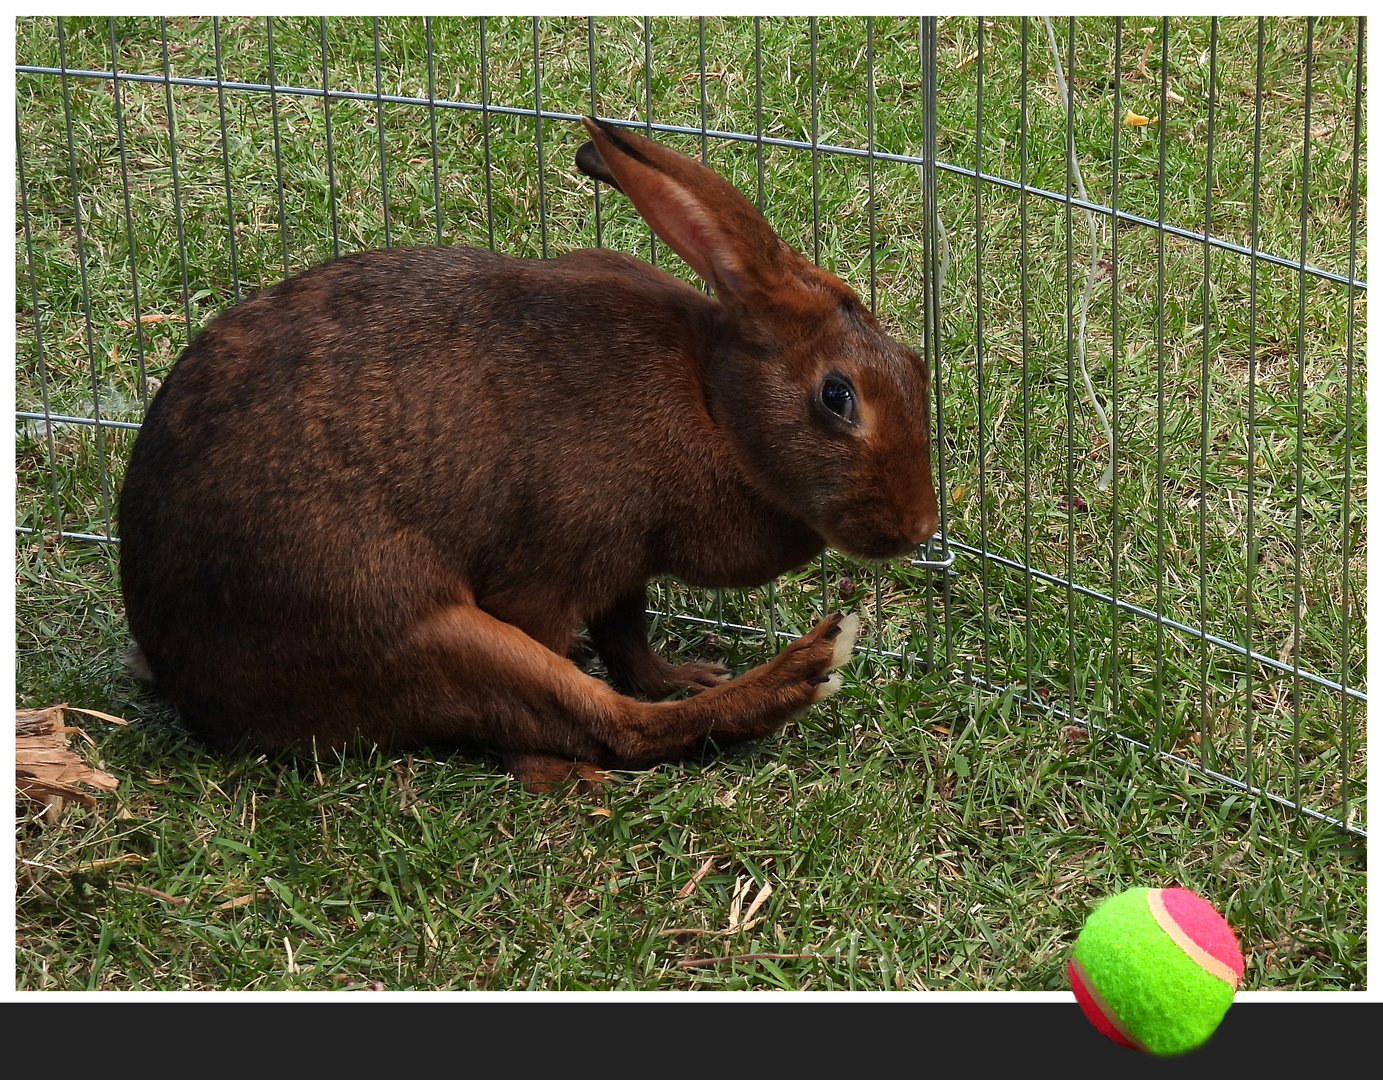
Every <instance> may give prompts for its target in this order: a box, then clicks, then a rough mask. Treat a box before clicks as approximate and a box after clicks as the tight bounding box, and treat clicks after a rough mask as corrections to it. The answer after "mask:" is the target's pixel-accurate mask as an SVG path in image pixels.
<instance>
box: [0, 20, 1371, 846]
mask: <svg viewBox="0 0 1383 1080" xmlns="http://www.w3.org/2000/svg"><path fill="white" fill-rule="evenodd" d="M1364 34H1365V24H1364V21H1363V20H1362V19H1357V20H1356V19H1304V20H1272V19H1258V20H1252V19H1237V20H1217V19H1178V20H1166V19H1164V20H1160V21H1154V22H1153V23H1152V24H1151V25H1145V24H1144V22H1131V21H1128V20H1120V19H1081V20H1064V21H1059V22H1056V23H1053V24H1052V25H1051V26H1050V28H1049V27H1048V26H1047V25H1046V24H1045V23H1044V22H1043V21H1041V20H1032V19H1026V18H1025V19H1004V20H976V19H945V20H936V19H931V18H927V19H923V20H921V22H920V27H919V23H918V22H916V21H906V20H893V19H890V20H883V19H858V18H852V19H829V20H827V19H820V20H819V19H816V18H811V19H771V20H770V19H752V20H750V19H695V20H686V19H649V18H644V19H638V20H629V19H611V20H603V19H600V20H598V19H585V20H582V19H556V18H551V19H549V18H543V19H538V18H533V19H431V18H429V19H405V18H389V19H378V18H377V19H299V18H266V19H262V20H249V19H234V20H225V19H216V18H213V19H177V20H165V19H158V20H150V19H139V18H128V19H127V18H120V19H115V18H111V19H77V18H71V19H51V18H44V19H22V20H20V21H19V22H18V24H17V58H18V61H19V62H18V63H17V65H16V80H17V84H16V85H17V128H16V130H17V143H16V145H17V156H16V166H17V174H18V189H19V190H18V216H19V222H18V224H19V227H20V231H21V234H22V239H21V251H20V258H21V259H22V260H23V266H22V268H21V273H20V275H19V277H18V279H17V280H18V282H19V287H18V290H17V291H18V294H19V295H18V296H17V298H16V299H17V303H18V306H19V308H20V315H19V317H18V348H17V368H16V371H17V376H16V378H17V382H16V387H17V405H18V408H17V410H16V418H17V425H18V437H19V443H18V445H19V473H20V475H19V492H18V494H19V498H18V506H17V515H18V523H17V528H18V530H19V532H20V533H40V534H44V535H48V536H55V535H58V536H62V537H65V538H68V539H69V540H72V541H77V542H90V541H95V542H117V540H118V538H117V535H116V529H115V522H114V521H113V511H114V500H115V496H116V493H117V492H118V490H119V481H120V476H121V470H122V468H123V462H124V460H125V457H126V456H127V454H128V449H129V445H130V440H131V438H132V436H133V433H134V431H135V430H137V428H138V424H139V417H140V416H141V415H142V413H143V411H144V409H145V408H146V407H147V404H148V401H149V398H150V396H151V394H152V392H153V391H154V390H155V389H156V386H157V379H158V377H159V375H161V374H162V373H163V372H164V371H166V370H167V368H168V367H169V366H170V365H171V363H172V361H173V360H174V359H175V357H176V355H177V352H178V351H179V350H180V349H181V347H182V346H183V345H184V344H185V343H186V342H187V340H189V339H190V336H191V334H193V333H194V332H195V331H196V329H197V328H198V327H199V326H200V325H202V324H203V323H204V322H205V321H206V320H207V319H209V318H210V317H211V316H212V315H214V314H215V313H216V312H217V311H219V310H221V309H223V308H224V307H226V306H228V305H229V304H231V303H233V302H235V301H236V300H238V299H239V298H241V297H242V296H243V295H245V294H247V293H248V292H251V291H253V290H254V289H257V288H260V287H262V286H264V285H267V284H270V283H272V282H273V281H275V280H277V279H278V278H280V277H281V276H283V275H284V274H285V273H289V272H293V271H295V270H298V269H301V268H303V267H305V266H308V265H311V264H312V263H314V262H317V261H320V260H322V259H325V258H330V257H332V256H333V255H336V254H339V253H341V252H343V251H348V250H354V249H357V248H362V247H371V246H389V245H392V244H399V243H454V242H466V243H474V244H481V245H487V246H489V247H491V248H495V249H500V250H504V251H506V252H509V253H511V254H519V255H530V256H536V257H542V256H546V255H548V254H551V253H556V252H557V251H561V250H566V249H569V248H571V247H577V246H586V245H593V244H607V245H613V246H620V247H623V248H624V249H626V250H630V251H634V252H636V253H637V254H640V255H641V256H643V257H645V258H648V259H650V260H652V261H654V262H655V263H658V264H660V265H662V266H664V267H665V268H666V269H669V270H672V271H673V272H675V273H685V270H684V268H682V267H681V266H680V264H679V263H677V261H676V260H673V259H670V258H667V257H666V256H665V255H664V253H663V252H662V251H661V250H660V247H659V245H658V243H657V241H656V239H654V238H653V237H652V235H651V234H650V233H649V232H648V230H647V229H646V228H644V227H643V226H642V223H640V222H639V221H638V220H637V218H636V217H634V215H632V213H630V212H629V211H628V209H627V206H625V205H621V204H620V203H619V202H617V201H615V200H611V199H609V198H605V197H602V193H601V192H600V191H599V190H598V188H597V186H596V185H593V184H591V183H589V182H587V181H584V180H582V179H581V178H579V177H577V176H576V174H575V173H574V171H573V170H572V168H571V165H570V162H571V156H572V151H573V150H574V148H575V145H576V143H577V142H579V141H580V132H579V126H578V125H576V124H575V123H574V121H576V120H577V119H578V117H579V116H580V115H581V114H582V113H585V112H594V113H597V114H599V115H601V116H604V117H607V118H609V119H611V120H613V121H615V122H617V123H624V124H628V125H629V126H631V127H635V128H637V129H639V130H641V131H642V132H643V133H645V134H649V135H654V136H657V137H660V138H663V139H665V140H667V141H668V142H669V143H671V144H673V145H676V146H678V147H680V148H682V149H684V150H685V151H687V152H690V153H699V154H700V155H701V157H702V158H703V160H707V161H711V162H712V163H713V164H714V165H715V167H716V168H717V169H718V170H720V171H722V172H723V173H724V174H726V175H727V176H728V177H729V178H730V179H731V180H732V182H734V183H736V184H737V186H739V187H740V188H741V190H743V191H745V192H746V193H748V194H749V195H750V196H751V198H754V199H756V200H757V202H758V203H759V205H760V206H761V207H762V208H763V209H764V210H765V212H766V213H767V214H768V216H769V217H770V220H772V221H773V222H774V224H775V227H776V228H778V230H779V232H780V233H781V234H782V235H783V236H784V237H785V238H786V239H788V240H789V242H791V243H793V244H794V245H795V246H797V247H798V248H799V249H801V250H803V251H804V252H807V253H809V254H811V255H812V257H813V258H814V259H815V260H816V261H817V262H819V263H821V264H823V265H827V266H829V267H831V268H833V269H834V270H835V271H836V272H837V273H839V274H840V275H841V276H843V277H845V278H846V279H847V280H849V281H850V282H851V283H852V284H853V285H855V286H856V287H857V288H858V289H859V291H860V292H861V294H862V295H863V296H864V297H865V298H866V300H867V301H868V302H869V304H870V305H871V307H872V308H873V309H875V310H876V312H877V313H878V314H879V316H880V317H881V318H882V319H883V320H884V321H885V322H886V323H888V324H889V325H891V326H892V327H893V328H894V329H895V331H896V332H897V333H898V335H899V336H900V337H901V338H903V339H904V340H909V341H911V342H913V343H915V345H916V346H917V348H918V351H919V352H920V353H921V354H922V355H923V356H924V357H925V359H926V360H927V362H928V363H929V364H930V365H932V367H933V370H934V371H935V372H936V382H937V399H936V418H935V422H936V426H937V439H936V445H937V448H938V451H939V453H938V457H937V461H936V472H937V480H938V485H939V489H940V490H939V494H940V501H941V509H942V522H943V529H942V534H943V535H942V536H941V537H939V538H938V540H937V541H936V542H935V543H933V544H931V545H928V547H927V549H925V550H923V551H921V552H919V554H918V558H917V559H916V560H915V561H914V563H913V565H912V567H911V568H909V569H910V572H911V576H910V577H907V576H905V577H904V578H898V579H896V580H895V579H890V580H887V581H885V580H884V579H882V578H881V577H880V574H879V571H878V570H877V569H876V568H871V567H861V566H858V565H855V564H851V563H849V562H848V560H843V559H841V558H840V557H839V556H836V555H828V556H826V557H823V559H822V562H821V564H820V566H819V568H817V569H815V570H813V572H812V574H811V576H810V578H795V579H794V580H793V581H792V582H789V583H780V584H779V586H778V587H777V589H775V587H769V588H768V589H767V590H766V592H765V593H764V595H763V596H762V597H760V598H759V599H757V600H755V601H754V602H753V603H750V602H748V601H745V600H744V599H743V598H737V597H733V596H731V597H728V598H727V596H725V595H718V596H715V597H713V598H705V599H689V598H688V596H687V595H686V593H685V591H679V588H678V587H677V586H676V585H675V583H667V584H666V585H665V587H664V589H663V593H664V595H663V597H662V599H663V600H666V601H668V603H667V604H666V605H662V606H668V607H675V608H676V609H677V610H678V611H679V613H680V617H681V618H683V619H686V620H689V621H691V622H694V623H704V624H706V625H718V626H720V627H723V628H730V629H734V628H739V629H742V630H746V631H747V630H748V629H750V628H751V624H752V625H753V626H758V627H762V628H765V629H766V631H767V632H768V633H770V634H776V633H777V631H778V629H779V624H780V621H781V620H782V618H783V617H784V616H783V608H782V607H781V605H780V603H779V601H780V599H781V597H780V595H779V590H783V589H795V590H801V589H803V588H808V589H811V590H814V592H815V595H816V597H817V599H818V600H819V603H820V604H821V605H823V606H824V605H826V604H828V603H831V602H833V601H839V600H841V599H846V600H848V599H850V598H851V595H852V594H855V596H856V599H858V597H859V596H864V597H866V598H867V599H866V602H867V603H871V604H872V606H873V615H874V622H875V626H876V633H875V636H874V639H873V642H872V647H873V650H874V655H875V656H876V657H877V658H879V659H880V660H884V661H888V662H897V663H900V664H904V665H906V666H907V667H908V669H909V670H910V671H912V672H916V671H918V670H928V671H931V672H933V673H934V674H935V675H936V676H937V677H942V678H952V677H957V678H960V679H963V680H966V681H969V682H970V683H972V684H973V685H975V686H978V687H982V688H986V689H987V690H989V691H990V692H992V693H994V694H996V695H1006V696H1007V698H1008V699H1010V700H1012V701H1016V702H1018V703H1019V704H1021V705H1023V706H1024V707H1027V708H1029V709H1038V710H1052V711H1055V712H1056V713H1057V714H1058V715H1065V716H1069V717H1070V718H1071V720H1072V721H1073V722H1079V723H1081V724H1089V725H1093V726H1096V727H1100V728H1105V729H1109V730H1111V731H1113V732H1115V733H1117V734H1119V735H1120V736H1121V737H1123V738H1126V739H1128V740H1130V741H1133V742H1135V743H1138V744H1139V745H1143V746H1148V747H1152V748H1155V749H1157V750H1158V751H1159V752H1162V753H1166V754H1168V755H1170V756H1172V757H1173V758H1174V759H1176V760H1179V761H1183V762H1185V763H1186V765H1187V767H1188V768H1194V769H1196V770H1198V771H1200V772H1202V773H1204V774H1205V775H1207V776H1209V777H1210V778H1212V779H1213V780H1214V782H1218V783H1223V784H1225V785H1226V786H1227V787H1229V788H1231V789H1238V790H1240V791H1250V792H1254V793H1259V794H1262V795H1265V796H1266V797H1269V798H1272V799H1275V800H1277V801H1280V802H1284V803H1287V804H1289V805H1292V806H1295V807H1297V808H1299V809H1300V810H1301V811H1302V812H1303V813H1306V814H1310V815H1312V816H1315V817H1319V818H1323V819H1325V820H1328V821H1331V822H1335V823H1337V824H1339V825H1341V826H1343V827H1345V828H1347V829H1349V830H1351V831H1353V832H1355V833H1359V834H1363V833H1364V831H1365V823H1364V818H1363V795H1364V782H1365V771H1364V747H1365V739H1364V716H1365V707H1366V703H1367V694H1366V689H1365V687H1366V682H1365V678H1364V661H1365V653H1366V650H1365V648H1364V645H1363V642H1362V640H1361V639H1360V637H1359V630H1360V627H1361V626H1362V620H1361V614H1362V605H1363V572H1364V552H1365V547H1364V502H1363V480H1364V469H1363V453H1364V447H1365V440H1364V435H1363V427H1362V425H1363V408H1362V400H1363V398H1362V395H1363V391H1364V370H1365V369H1364V366H1363V363H1362V355H1363V353H1362V349H1363V322H1362V319H1363V305H1364V297H1365V295H1366V291H1367V283H1366V280H1365V279H1364V276H1363V273H1362V265H1363V251H1364V245H1365V239H1366V238H1365V235H1364V217H1363V209H1362V205H1363V204H1362V199H1361V188H1362V180H1363V175H1362V162H1363V154H1364V149H1365V147H1364V128H1363V111H1364V97H1365V88H1364V84H1363V62H1362V61H1363V48H1364V44H1363V43H1364ZM1131 42H1132V44H1130V43H1131ZM1058 71H1060V73H1061V74H1060V76H1058ZM1063 89H1065V90H1067V91H1068V93H1069V98H1064V97H1063V95H1062V90H1063ZM1140 111H1145V112H1148V113H1149V114H1150V115H1149V116H1147V117H1142V116H1138V115H1137V114H1138V113H1139V112H1140ZM1144 121H1146V122H1144ZM371 129H373V130H371ZM1086 183H1088V184H1089V190H1088V191H1085V190H1084V189H1085V184H1086ZM1086 215H1089V216H1088V217H1087V216H1086ZM1087 222H1089V223H1092V224H1090V225H1089V230H1088V231H1089V232H1090V235H1089V236H1087V235H1086V231H1087V230H1086V227H1085V223H1087ZM1105 237H1107V240H1106V239H1105ZM1102 245H1104V246H1102ZM1087 266H1089V267H1090V270H1089V272H1087ZM1087 307H1088V310H1089V320H1088V322H1087V321H1086V319H1085V313H1086V310H1087ZM1087 363H1088V366H1089V370H1090V373H1091V374H1090V379H1091V388H1090V390H1091V392H1090V393H1087V392H1086V390H1085V388H1084V386H1083V378H1082V376H1081V374H1080V372H1081V369H1082V368H1083V367H1084V366H1085V365H1086V364H1087ZM1094 409H1099V410H1101V413H1103V410H1107V412H1108V418H1109V419H1108V423H1109V425H1110V433H1111V435H1112V438H1106V437H1105V436H1104V435H1103V434H1102V433H1101V427H1100V425H1099V424H1098V423H1097V422H1096V420H1095V417H1096V413H1095V411H1094ZM1106 462H1109V463H1111V464H1112V473H1111V475H1110V479H1109V483H1108V485H1107V488H1106V487H1104V486H1101V484H1100V483H1099V481H1098V480H1097V475H1098V472H1099V470H1100V469H1101V468H1103V467H1104V465H1105V463H1106ZM905 585H906V586H907V587H904V586H905ZM674 594H676V595H675V596H674Z"/></svg>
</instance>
